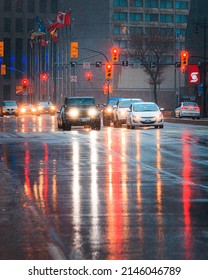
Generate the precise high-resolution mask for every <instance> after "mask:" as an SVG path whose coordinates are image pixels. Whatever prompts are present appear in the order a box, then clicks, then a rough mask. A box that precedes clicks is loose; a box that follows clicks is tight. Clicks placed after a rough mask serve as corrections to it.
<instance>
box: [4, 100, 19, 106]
mask: <svg viewBox="0 0 208 280" xmlns="http://www.w3.org/2000/svg"><path fill="white" fill-rule="evenodd" d="M3 106H17V104H16V102H15V101H3Z"/></svg>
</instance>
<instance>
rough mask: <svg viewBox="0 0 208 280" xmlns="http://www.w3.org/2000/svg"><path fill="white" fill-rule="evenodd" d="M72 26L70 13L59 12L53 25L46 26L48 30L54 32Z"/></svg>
mask: <svg viewBox="0 0 208 280" xmlns="http://www.w3.org/2000/svg"><path fill="white" fill-rule="evenodd" d="M69 24H70V12H66V13H62V12H58V14H57V15H56V19H55V21H54V22H53V23H51V24H49V25H47V26H46V29H47V30H52V29H55V28H62V27H64V26H67V25H69Z"/></svg>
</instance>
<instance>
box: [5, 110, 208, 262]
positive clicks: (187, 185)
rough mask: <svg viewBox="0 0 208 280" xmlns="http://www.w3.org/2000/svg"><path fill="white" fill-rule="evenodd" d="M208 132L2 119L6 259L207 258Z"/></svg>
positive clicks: (186, 127) (182, 126) (195, 128)
mask: <svg viewBox="0 0 208 280" xmlns="http://www.w3.org/2000/svg"><path fill="white" fill-rule="evenodd" d="M207 167H208V129H207V127H206V126H200V125H197V126H194V125H187V124H174V123H165V127H164V129H154V128H141V129H135V130H127V129H126V128H125V127H123V128H113V127H109V128H106V127H103V128H102V130H101V131H91V130H90V129H84V128H72V130H71V131H62V130H58V129H57V125H56V117H53V116H47V115H46V116H40V117H32V116H26V117H17V118H15V117H4V118H0V176H1V182H0V205H1V206H0V226H1V231H0V258H1V259H22V260H24V259H28V260H31V259H46V260H47V259H73V260H75V259H80V260H86V259H89V260H100V259H102V260H105V259H117V260H122V259H123V260H126V259H127V260H128V259H129V260H132V259H140V260H146V259H147V260H149V259H151V260H169V259H175V260H188V259H189V260H191V259H195V260H201V259H204V260H207V259H208V218H207V217H208V173H207V170H208V168H207Z"/></svg>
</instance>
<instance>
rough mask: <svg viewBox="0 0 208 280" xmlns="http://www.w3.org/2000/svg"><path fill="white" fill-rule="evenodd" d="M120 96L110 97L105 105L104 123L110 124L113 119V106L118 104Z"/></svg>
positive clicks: (105, 124)
mask: <svg viewBox="0 0 208 280" xmlns="http://www.w3.org/2000/svg"><path fill="white" fill-rule="evenodd" d="M119 99H121V98H120V97H110V98H109V99H108V103H107V105H104V107H103V125H104V126H110V124H111V122H112V121H113V106H114V105H116V103H117V102H118V100H119Z"/></svg>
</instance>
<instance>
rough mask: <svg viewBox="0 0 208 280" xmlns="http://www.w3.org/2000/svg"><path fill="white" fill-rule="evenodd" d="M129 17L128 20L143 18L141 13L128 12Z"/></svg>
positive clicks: (140, 19)
mask: <svg viewBox="0 0 208 280" xmlns="http://www.w3.org/2000/svg"><path fill="white" fill-rule="evenodd" d="M129 19H130V21H142V20H143V14H141V13H130V16H129Z"/></svg>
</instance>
